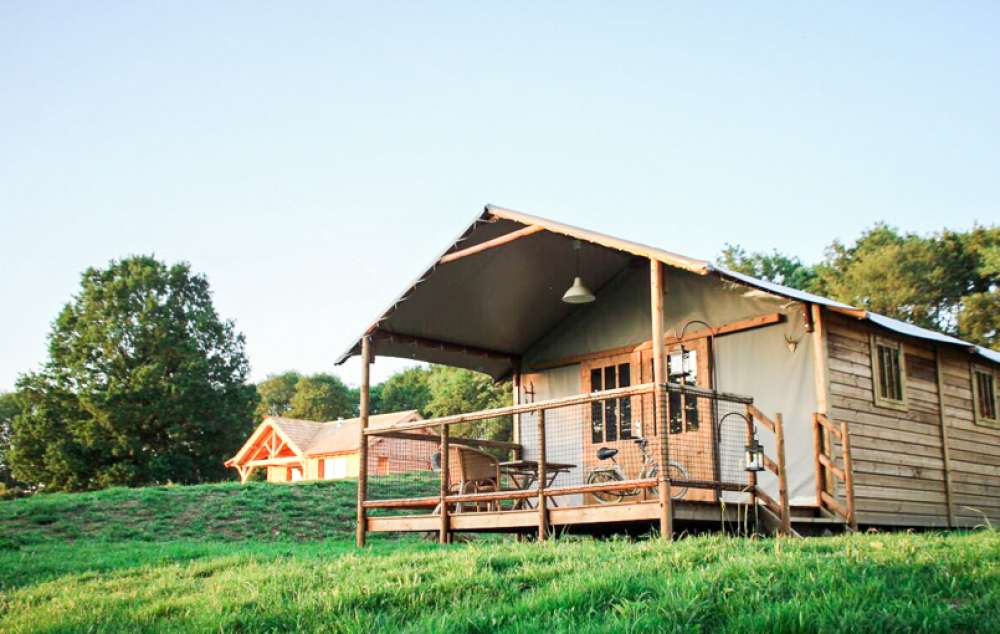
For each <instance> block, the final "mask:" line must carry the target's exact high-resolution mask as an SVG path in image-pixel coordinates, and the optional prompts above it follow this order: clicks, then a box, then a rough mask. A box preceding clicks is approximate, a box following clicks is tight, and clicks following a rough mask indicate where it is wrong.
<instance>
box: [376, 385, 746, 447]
mask: <svg viewBox="0 0 1000 634" xmlns="http://www.w3.org/2000/svg"><path fill="white" fill-rule="evenodd" d="M687 389H688V391H689V392H690V393H692V394H695V395H697V396H711V395H713V394H715V393H714V392H712V391H711V390H701V389H698V388H694V387H688V388H687ZM652 392H653V384H652V383H642V384H639V385H632V386H629V387H619V388H615V389H613V390H603V391H600V392H590V393H589V394H574V395H572V396H564V397H561V398H553V399H548V400H544V401H537V402H535V403H523V404H521V405H511V406H509V407H496V408H493V409H484V410H480V411H478V412H469V413H468V414H455V415H453V416H442V417H441V418H429V419H425V420H420V421H414V422H412V423H406V424H401V425H397V426H395V427H393V428H392V429H393V430H394V431H409V430H412V429H423V428H425V427H437V426H440V425H454V424H456V423H471V422H474V421H477V420H487V419H489V418H500V417H501V416H511V415H512V414H525V413H528V412H536V411H538V410H542V409H556V408H560V407H569V406H570V405H580V404H582V403H590V402H591V401H603V400H606V399H610V398H623V397H626V396H640V395H642V394H651V393H652ZM726 398H740V397H738V396H731V395H726ZM366 433H367V434H369V435H374V434H380V433H382V430H378V429H371V430H368V431H367V432H366ZM491 442H495V441H491Z"/></svg>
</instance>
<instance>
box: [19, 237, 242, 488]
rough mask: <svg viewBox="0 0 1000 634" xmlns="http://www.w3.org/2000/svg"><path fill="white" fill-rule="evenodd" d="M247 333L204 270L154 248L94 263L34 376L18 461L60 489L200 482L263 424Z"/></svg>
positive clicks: (33, 476)
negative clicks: (222, 307)
mask: <svg viewBox="0 0 1000 634" xmlns="http://www.w3.org/2000/svg"><path fill="white" fill-rule="evenodd" d="M248 370H249V367H248V362H247V357H246V353H245V346H244V338H243V336H242V335H241V334H239V333H238V332H236V329H235V326H234V324H233V323H232V322H231V321H224V320H222V319H220V318H219V316H218V314H217V313H216V311H215V308H214V306H213V304H212V294H211V291H210V289H209V284H208V281H207V280H206V279H205V277H204V276H201V275H195V274H193V273H192V272H191V270H190V267H189V266H188V265H187V264H174V265H172V266H168V265H166V264H164V263H161V262H159V261H157V260H156V259H154V258H153V257H147V256H135V257H129V258H125V259H122V260H119V261H113V262H111V263H110V265H109V266H108V267H107V268H103V269H98V268H91V269H88V270H87V271H85V272H84V274H83V276H82V284H81V289H80V292H79V294H78V295H77V296H76V297H74V298H73V300H72V301H70V302H69V303H68V304H67V305H66V306H65V308H63V310H62V312H61V313H60V314H59V316H58V317H57V318H56V321H55V323H54V325H53V328H52V331H51V334H50V335H49V358H48V360H47V361H46V363H45V364H44V365H43V367H42V368H41V369H40V370H39V371H37V372H33V373H30V374H26V375H23V376H22V377H21V378H20V379H19V381H18V394H19V400H20V402H21V405H22V407H23V408H24V411H23V412H22V413H21V414H19V415H18V416H16V417H15V419H14V424H13V438H12V448H11V450H10V451H9V452H8V459H9V461H10V465H11V467H12V468H13V472H14V475H15V476H16V477H17V478H18V479H20V480H22V481H25V482H28V483H35V484H38V485H41V486H42V487H44V488H45V489H48V490H77V489H92V488H99V487H105V486H110V485H128V486H135V485H145V484H156V483H164V482H168V481H172V482H200V481H206V480H215V479H219V478H221V477H223V476H224V475H225V468H224V467H223V464H222V463H223V460H224V459H225V458H227V457H229V456H230V455H231V454H232V452H233V451H234V450H235V449H236V448H237V447H238V446H239V445H240V443H242V442H243V441H244V440H245V438H246V435H247V433H248V432H249V431H250V429H251V428H252V424H253V411H254V407H255V405H256V392H255V390H254V387H253V386H252V385H249V384H248V383H247V381H246V379H247V374H248Z"/></svg>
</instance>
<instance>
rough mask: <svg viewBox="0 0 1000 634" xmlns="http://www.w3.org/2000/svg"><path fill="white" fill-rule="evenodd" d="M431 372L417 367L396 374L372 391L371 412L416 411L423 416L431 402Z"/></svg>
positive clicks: (425, 414) (426, 414) (427, 413)
mask: <svg viewBox="0 0 1000 634" xmlns="http://www.w3.org/2000/svg"><path fill="white" fill-rule="evenodd" d="M430 376H431V370H430V369H429V368H426V367H423V366H419V367H415V368H407V369H406V370H402V371H400V372H396V373H395V374H393V375H392V376H390V377H389V378H388V379H386V380H385V381H384V382H382V383H380V384H378V385H376V386H374V388H373V389H372V411H373V412H375V413H376V414H380V413H385V412H401V411H405V410H410V409H415V410H418V411H419V412H420V413H421V414H422V415H423V416H428V415H430V412H429V411H428V409H427V405H428V403H430V401H431V386H430V381H429V379H430Z"/></svg>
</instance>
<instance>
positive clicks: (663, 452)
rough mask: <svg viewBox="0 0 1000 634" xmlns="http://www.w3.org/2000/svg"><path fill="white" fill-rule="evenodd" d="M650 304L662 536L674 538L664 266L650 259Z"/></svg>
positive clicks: (654, 418) (668, 538)
mask: <svg viewBox="0 0 1000 634" xmlns="http://www.w3.org/2000/svg"><path fill="white" fill-rule="evenodd" d="M649 305H650V313H651V319H650V322H651V326H652V330H653V382H654V383H655V384H656V386H655V388H654V392H653V395H654V396H653V403H654V405H653V407H654V408H655V410H656V412H655V413H654V415H653V420H656V419H657V418H659V419H660V424H659V426H658V429H657V431H658V432H659V436H660V443H659V445H660V466H659V480H660V482H659V484H658V487H657V488H658V489H659V497H660V537H661V538H662V539H666V540H671V539H673V538H674V502H673V496H672V495H671V491H670V474H669V473H668V471H667V465H668V464H669V462H670V412H669V411H668V410H669V406H670V403H669V400H668V398H667V390H666V386H667V375H666V365H667V359H666V348H665V346H664V345H663V334H664V329H663V265H662V264H660V262H659V261H658V260H654V259H652V258H650V260H649Z"/></svg>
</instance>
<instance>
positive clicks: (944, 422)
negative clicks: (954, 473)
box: [934, 346, 958, 528]
mask: <svg viewBox="0 0 1000 634" xmlns="http://www.w3.org/2000/svg"><path fill="white" fill-rule="evenodd" d="M934 366H935V368H936V372H937V393H938V412H939V414H940V417H941V459H942V460H943V461H944V501H945V504H946V505H947V507H948V527H949V528H955V527H956V526H957V525H958V523H957V522H956V520H955V507H954V506H953V505H952V502H951V494H952V485H951V448H950V443H949V441H948V417H947V416H945V413H944V367H943V366H942V355H941V348H940V347H938V346H935V347H934Z"/></svg>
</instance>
